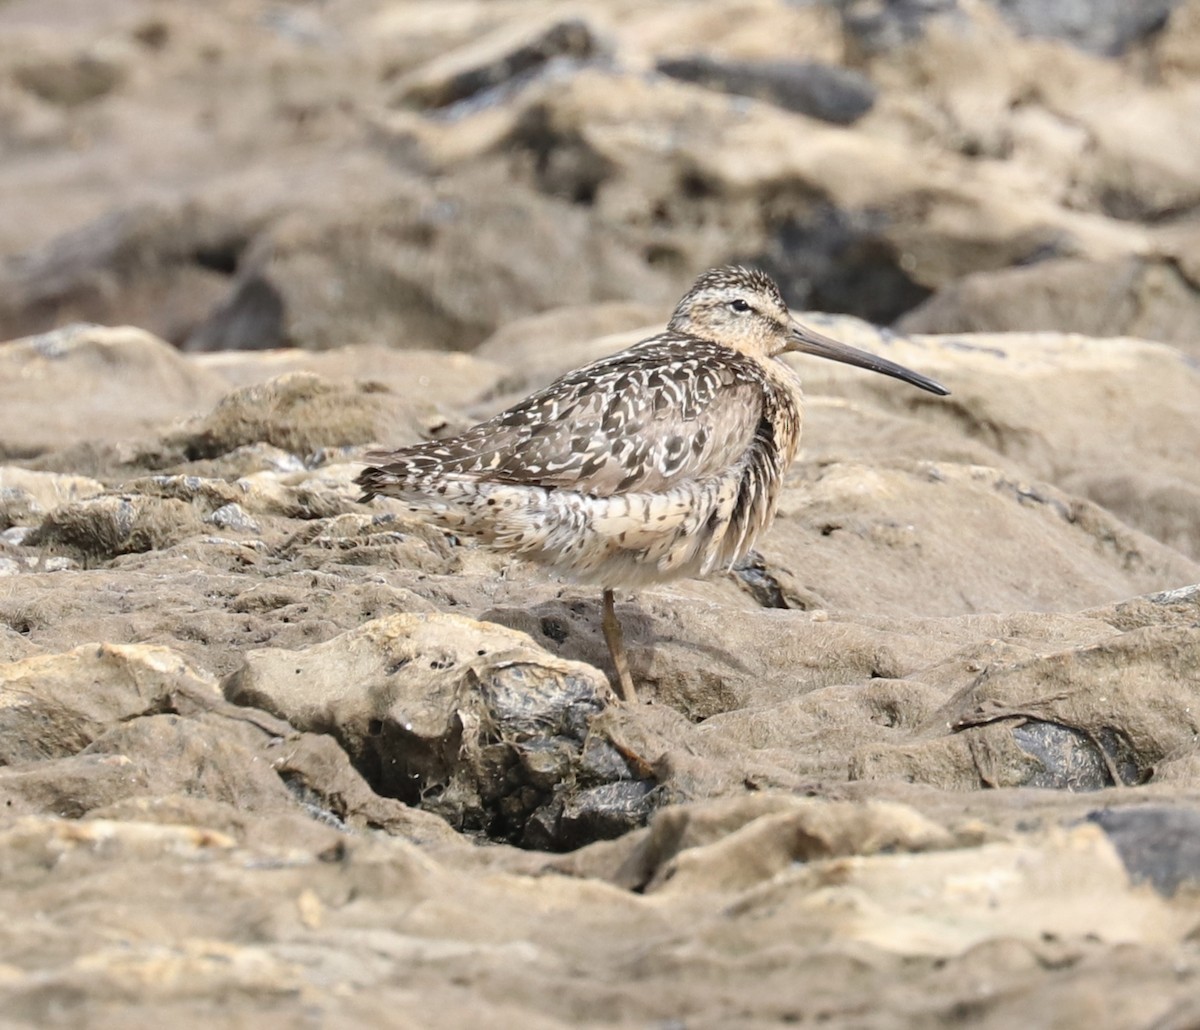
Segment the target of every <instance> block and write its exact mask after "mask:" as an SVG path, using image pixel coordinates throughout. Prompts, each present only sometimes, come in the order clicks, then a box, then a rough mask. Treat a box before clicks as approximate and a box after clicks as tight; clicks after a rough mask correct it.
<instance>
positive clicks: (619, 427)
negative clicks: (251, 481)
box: [356, 268, 949, 700]
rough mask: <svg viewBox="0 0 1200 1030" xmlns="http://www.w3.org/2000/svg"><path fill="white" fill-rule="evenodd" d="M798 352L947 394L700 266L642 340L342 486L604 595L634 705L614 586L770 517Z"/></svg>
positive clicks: (386, 458)
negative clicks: (666, 318)
mask: <svg viewBox="0 0 1200 1030" xmlns="http://www.w3.org/2000/svg"><path fill="white" fill-rule="evenodd" d="M791 352H799V353H803V354H816V355H819V356H820V357H824V358H831V359H833V360H834V361H842V362H845V363H847V364H850V365H858V366H860V367H862V368H867V369H870V370H871V371H873V372H882V373H883V374H884V375H889V376H893V377H895V378H896V379H902V380H903V381H904V382H906V383H911V384H912V385H913V386H918V387H920V388H921V389H922V390H928V391H930V392H931V393H936V394H941V395H945V394H947V393H948V392H949V391H947V390H946V389H945V387H943V386H941V385H940V384H939V383H936V382H934V381H933V380H932V379H929V378H927V377H925V376H923V375H920V374H919V373H917V372H913V371H911V370H909V369H907V368H904V367H903V366H901V365H897V364H895V363H894V362H891V361H888V360H886V359H885V358H881V357H877V356H876V355H874V354H869V353H867V352H866V351H861V350H858V349H857V348H855V347H851V346H848V345H847V344H844V343H840V342H838V341H837V340H833V339H831V338H829V337H827V336H822V335H821V334H820V333H817V332H813V331H812V330H811V329H808V328H806V327H805V326H802V325H800V324H799V323H797V322H796V321H794V320H793V319H792V317H791V315H790V314H789V312H788V309H787V305H786V304H784V302H783V297H782V295H781V294H780V292H779V287H778V286H776V285H775V283H774V282H773V281H772V280H771V278H770V277H769V276H767V275H765V274H763V273H762V272H759V271H753V270H748V269H744V268H718V269H713V270H712V271H709V272H705V273H704V274H703V275H702V276H700V278H699V279H697V280H696V282H695V284H694V285H693V286H692V288H691V289H690V290H688V292H687V294H686V295H685V296H684V298H683V299H682V300H681V301H680V302H679V306H678V307H677V308H676V309H675V313H674V314H673V315H672V316H671V320H670V322H668V323H667V329H666V332H663V333H659V334H658V335H657V336H652V337H650V338H649V339H646V340H643V341H642V342H641V343H638V344H635V345H634V346H632V347H630V348H629V349H627V350H624V351H621V352H620V353H619V354H614V355H613V356H612V357H609V358H603V359H602V360H600V361H596V362H593V363H592V364H590V365H587V366H585V367H584V368H580V369H578V370H577V371H574V372H569V373H568V374H567V375H565V376H563V377H562V378H561V379H558V380H556V381H555V382H553V383H551V384H550V385H549V386H547V387H546V388H545V389H544V390H539V391H538V392H537V393H535V394H533V395H531V396H530V397H527V398H526V399H525V400H523V401H521V402H520V403H519V404H516V405H514V406H513V407H511V408H509V409H508V410H506V411H502V412H500V414H498V415H496V416H494V417H493V418H490V419H488V420H487V421H486V422H483V423H481V424H480V425H477V426H475V427H474V428H473V429H469V430H467V431H466V432H465V433H462V434H460V435H458V436H455V437H453V438H452V439H448V440H439V441H431V442H428V443H421V444H416V445H415V446H412V447H405V448H403V449H402V450H398V451H393V452H391V453H386V454H378V455H371V457H377V458H378V459H379V460H380V462H381V464H380V465H379V466H378V467H373V468H367V469H365V470H364V471H363V472H362V474H361V475H359V477H358V478H357V480H356V482H357V483H358V485H359V486H361V487H362V488H363V490H364V491H365V492H364V495H363V500H369V499H370V498H371V497H373V496H374V495H375V494H384V495H386V496H388V497H396V498H399V499H400V500H401V501H403V502H404V503H405V504H407V505H408V507H409V510H410V511H412V512H415V513H417V514H419V515H421V516H422V517H423V518H426V519H428V520H430V521H431V522H434V523H436V524H437V525H439V526H442V527H444V528H446V529H448V530H451V531H453V532H454V533H458V534H464V535H468V536H471V537H474V538H475V539H477V540H479V541H481V542H482V543H484V544H487V545H490V546H492V547H498V548H503V549H505V550H509V551H513V552H515V553H517V554H520V555H522V556H523V557H525V558H529V559H532V560H534V561H538V562H542V563H543V564H546V565H549V566H550V567H551V568H553V569H555V570H557V571H558V572H561V573H563V574H564V575H566V576H568V577H570V578H571V579H574V580H576V581H578V582H583V583H594V584H598V585H599V586H601V587H602V588H603V590H604V615H603V619H602V626H603V630H604V638H605V640H606V641H607V643H608V648H609V652H610V653H611V655H612V660H613V665H614V666H615V668H616V673H617V680H618V685H619V688H620V693H621V695H622V696H623V697H624V698H625V699H626V700H634V699H635V698H636V694H635V692H634V687H633V679H632V677H631V675H630V672H629V662H628V659H627V657H626V654H625V647H624V644H623V642H622V638H621V624H620V623H619V622H618V620H617V616H616V612H615V611H614V609H613V590H614V589H615V588H632V587H640V586H644V585H646V584H649V583H661V582H663V581H665V580H670V579H678V578H681V577H687V576H704V575H707V574H708V573H710V572H712V571H713V570H714V569H717V568H727V567H729V566H731V565H733V564H734V563H736V562H737V561H738V559H740V558H741V557H742V556H743V555H744V554H745V553H746V552H747V551H748V550H749V549H750V547H751V546H752V545H753V544H754V541H755V539H756V538H757V537H758V536H759V535H760V534H761V533H762V532H763V531H764V530H765V529H766V528H767V527H768V526H769V525H770V524H771V520H772V519H773V518H774V516H775V509H776V506H777V505H778V502H779V493H780V488H781V487H782V485H783V478H784V474H785V473H786V471H787V469H788V466H789V465H790V464H791V463H792V459H793V458H795V456H796V449H797V447H798V446H799V444H800V427H801V422H802V401H803V395H802V393H801V389H800V377H799V375H798V374H797V373H796V372H795V370H793V369H792V368H791V367H790V366H789V365H787V364H785V363H784V362H783V361H781V360H780V358H781V357H782V355H784V354H787V353H791Z"/></svg>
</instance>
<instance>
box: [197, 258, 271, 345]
mask: <svg viewBox="0 0 1200 1030" xmlns="http://www.w3.org/2000/svg"><path fill="white" fill-rule="evenodd" d="M291 344H292V340H291V339H289V338H288V337H287V335H286V333H285V329H284V306H283V298H282V297H281V296H280V294H279V291H278V290H277V289H276V288H275V287H274V286H273V285H272V284H271V283H270V282H269V281H267V280H266V279H264V278H263V277H262V276H261V275H259V274H258V273H257V272H255V273H253V274H250V275H248V276H246V277H245V278H244V279H242V280H241V281H240V282H239V283H238V284H237V285H236V287H235V288H234V290H233V292H232V293H230V294H229V296H228V297H227V298H225V299H224V300H223V301H222V302H221V303H220V305H218V306H217V308H216V309H215V310H214V311H213V312H212V313H211V314H209V315H208V317H207V318H205V319H204V321H203V322H201V323H200V324H199V325H198V326H196V328H195V329H193V330H192V332H191V333H190V334H188V337H187V339H186V340H184V341H183V346H182V349H183V350H184V351H188V352H190V353H196V352H200V351H214V350H272V349H274V348H276V347H286V346H290V345H291Z"/></svg>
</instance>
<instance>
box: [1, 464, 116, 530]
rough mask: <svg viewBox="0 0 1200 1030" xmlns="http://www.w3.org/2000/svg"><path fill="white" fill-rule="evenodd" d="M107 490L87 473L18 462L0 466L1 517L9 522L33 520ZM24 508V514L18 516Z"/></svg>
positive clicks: (16, 522) (10, 523)
mask: <svg viewBox="0 0 1200 1030" xmlns="http://www.w3.org/2000/svg"><path fill="white" fill-rule="evenodd" d="M103 492H104V485H103V484H102V483H98V482H97V481H96V480H94V479H90V478H88V477H87V476H71V475H56V474H54V473H51V472H33V471H31V470H29V469H23V468H19V467H17V466H15V465H8V466H0V506H3V509H4V512H5V514H4V515H2V516H0V520H3V521H5V522H7V524H8V525H10V526H11V525H16V524H18V523H19V522H24V521H28V520H33V519H35V518H36V516H39V515H42V514H44V513H45V512H47V511H51V510H53V509H54V508H57V507H58V506H59V505H60V504H68V503H70V502H72V501H85V500H88V499H89V498H92V497H95V496H96V495H97V494H101V493H103ZM18 511H21V512H23V513H24V514H23V516H22V517H20V518H18V517H15V513H16V512H18Z"/></svg>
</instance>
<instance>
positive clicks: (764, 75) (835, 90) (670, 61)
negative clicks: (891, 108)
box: [658, 54, 877, 125]
mask: <svg viewBox="0 0 1200 1030" xmlns="http://www.w3.org/2000/svg"><path fill="white" fill-rule="evenodd" d="M658 70H659V71H660V72H662V73H663V74H664V75H669V76H670V77H671V78H673V79H682V80H683V81H684V82H694V83H697V84H698V85H701V86H706V87H708V88H709V89H717V90H721V91H722V92H725V93H733V94H736V95H737V96H744V97H754V98H756V99H758V100H765V101H767V102H768V103H772V104H775V105H777V106H779V107H783V108H786V109H787V110H789V111H798V112H799V113H800V114H806V115H808V116H810V117H812V118H820V119H821V120H822V121H826V122H833V123H834V124H835V125H852V124H853V123H854V122H856V121H858V119H859V118H861V117H862V116H863V115H864V114H866V113H867V112H868V111H869V110H871V107H872V106H873V105H874V103H875V96H876V92H877V90H876V89H875V86H874V84H873V83H872V82H871V80H870V79H868V78H867V77H866V76H865V75H863V74H862V73H861V72H857V71H854V70H853V69H850V68H839V67H837V66H836V65H828V64H819V63H817V62H815V61H721V60H718V59H716V58H713V57H709V56H707V55H705V54H694V55H692V56H689V57H676V58H664V59H662V60H660V61H659V62H658Z"/></svg>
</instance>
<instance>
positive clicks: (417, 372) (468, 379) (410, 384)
mask: <svg viewBox="0 0 1200 1030" xmlns="http://www.w3.org/2000/svg"><path fill="white" fill-rule="evenodd" d="M587 335H590V331H589V332H588V333H587ZM193 363H194V364H195V365H196V366H197V367H199V368H203V369H204V370H205V371H207V372H216V373H217V374H218V375H220V376H221V377H222V378H224V379H226V380H228V382H229V385H230V386H231V387H242V386H252V385H253V384H255V383H262V382H266V381H267V380H269V379H275V378H277V377H279V376H282V375H286V374H288V373H291V372H313V373H315V374H316V375H319V376H321V377H322V378H324V379H330V380H335V381H336V380H355V381H358V382H370V383H382V384H383V385H384V386H386V387H388V389H390V390H391V391H392V393H394V394H397V395H398V396H401V397H405V398H407V399H409V400H414V401H415V400H417V399H419V400H420V401H421V402H422V403H423V404H428V405H437V406H438V407H439V409H440V408H441V407H442V406H445V407H446V408H448V409H452V410H453V409H457V408H461V407H463V406H465V405H468V404H471V403H472V402H474V401H475V400H477V399H478V398H479V397H480V396H481V395H483V394H485V393H487V392H488V391H489V390H491V389H492V388H493V387H494V386H495V385H496V383H497V382H499V381H500V379H502V378H503V377H504V376H505V375H507V374H511V373H510V372H509V371H508V369H507V368H506V367H505V366H502V365H500V364H497V363H496V362H494V361H488V360H486V359H485V357H484V355H483V352H482V351H477V352H476V353H474V354H457V353H451V354H447V353H444V352H442V351H422V350H416V349H412V350H397V349H395V348H392V347H386V346H383V345H381V344H362V345H359V346H350V347H337V348H335V349H333V350H325V351H300V350H280V351H271V352H270V353H265V354H264V353H245V352H238V351H219V352H216V353H211V354H203V355H200V354H198V355H196V357H195V358H194V359H193ZM438 414H439V415H440V416H441V418H442V419H443V420H444V419H445V417H446V416H445V414H444V413H443V412H440V411H439V413H438ZM431 428H432V427H431Z"/></svg>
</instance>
